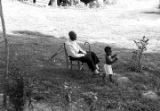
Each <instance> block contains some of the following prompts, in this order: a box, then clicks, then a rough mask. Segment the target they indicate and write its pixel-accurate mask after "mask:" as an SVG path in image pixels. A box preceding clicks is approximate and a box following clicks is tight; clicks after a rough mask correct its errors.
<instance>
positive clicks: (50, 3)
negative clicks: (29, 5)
mask: <svg viewBox="0 0 160 111" xmlns="http://www.w3.org/2000/svg"><path fill="white" fill-rule="evenodd" d="M54 2H55V5H56V6H57V0H50V1H49V3H48V5H49V6H52V5H53V4H54Z"/></svg>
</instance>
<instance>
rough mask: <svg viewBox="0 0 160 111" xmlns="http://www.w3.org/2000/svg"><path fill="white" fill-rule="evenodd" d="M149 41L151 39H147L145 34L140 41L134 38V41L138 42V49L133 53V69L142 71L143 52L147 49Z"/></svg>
mask: <svg viewBox="0 0 160 111" xmlns="http://www.w3.org/2000/svg"><path fill="white" fill-rule="evenodd" d="M148 41H149V39H147V38H146V37H145V36H143V38H142V39H140V40H138V41H136V40H134V43H135V44H136V47H137V49H136V50H135V51H133V55H132V60H133V61H132V62H133V63H132V64H134V66H133V67H132V69H133V70H135V71H137V72H141V71H142V59H143V53H144V51H146V50H147V45H148Z"/></svg>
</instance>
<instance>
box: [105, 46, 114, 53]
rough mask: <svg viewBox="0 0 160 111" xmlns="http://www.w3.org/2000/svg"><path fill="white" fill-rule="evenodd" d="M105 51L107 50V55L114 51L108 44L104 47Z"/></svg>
mask: <svg viewBox="0 0 160 111" xmlns="http://www.w3.org/2000/svg"><path fill="white" fill-rule="evenodd" d="M104 51H105V52H106V54H107V55H110V54H111V53H112V49H111V47H110V46H106V47H105V48H104Z"/></svg>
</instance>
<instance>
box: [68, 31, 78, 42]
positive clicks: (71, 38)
mask: <svg viewBox="0 0 160 111" xmlns="http://www.w3.org/2000/svg"><path fill="white" fill-rule="evenodd" d="M68 35H69V38H70V40H71V41H75V40H76V39H77V34H76V33H75V32H74V31H70V32H69V33H68Z"/></svg>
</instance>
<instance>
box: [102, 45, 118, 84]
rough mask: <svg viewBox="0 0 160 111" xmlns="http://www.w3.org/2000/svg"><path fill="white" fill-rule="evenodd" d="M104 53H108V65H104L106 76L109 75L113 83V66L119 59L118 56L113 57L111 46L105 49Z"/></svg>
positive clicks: (106, 56)
mask: <svg viewBox="0 0 160 111" xmlns="http://www.w3.org/2000/svg"><path fill="white" fill-rule="evenodd" d="M104 51H105V53H106V55H105V59H106V64H104V71H105V74H106V75H109V80H110V82H113V79H112V75H113V71H112V64H113V63H114V62H116V61H117V60H118V58H117V55H116V54H114V55H112V49H111V47H110V46H107V47H105V49H104Z"/></svg>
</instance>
